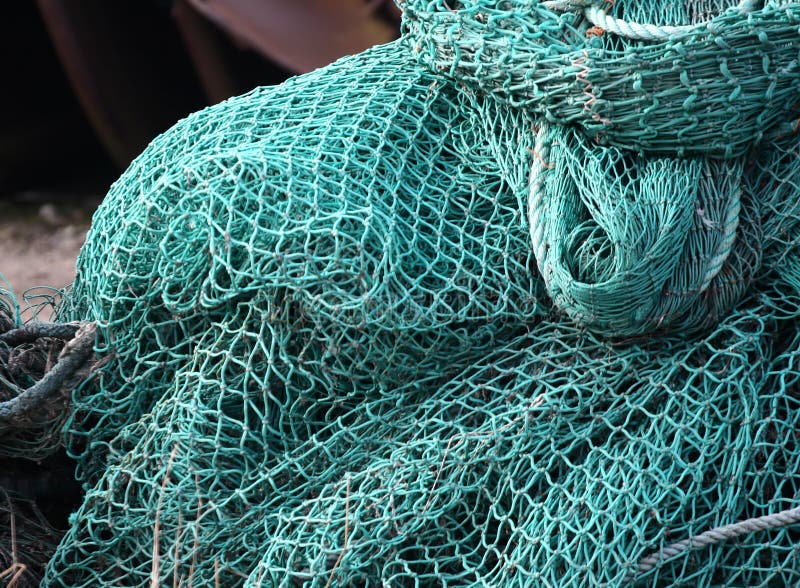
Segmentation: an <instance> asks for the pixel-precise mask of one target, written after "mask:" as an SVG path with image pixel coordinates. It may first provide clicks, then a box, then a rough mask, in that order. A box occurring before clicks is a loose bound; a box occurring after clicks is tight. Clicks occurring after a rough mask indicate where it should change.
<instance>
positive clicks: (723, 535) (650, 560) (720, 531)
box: [626, 506, 800, 581]
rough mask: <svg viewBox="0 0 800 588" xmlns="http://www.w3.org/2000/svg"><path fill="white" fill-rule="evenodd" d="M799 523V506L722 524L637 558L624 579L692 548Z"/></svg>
mask: <svg viewBox="0 0 800 588" xmlns="http://www.w3.org/2000/svg"><path fill="white" fill-rule="evenodd" d="M797 523H800V506H798V507H795V508H791V509H788V510H784V511H781V512H778V513H775V514H771V515H764V516H762V517H756V518H752V519H747V520H745V521H740V522H738V523H731V524H730V525H723V526H721V527H715V528H714V529H710V530H708V531H705V532H704V533H700V534H699V535H697V536H695V537H689V538H688V539H684V540H683V541H678V542H677V543H673V544H672V545H668V546H667V547H664V548H663V549H661V550H659V551H656V552H654V553H652V554H650V555H648V556H647V557H645V558H644V559H641V560H639V563H638V564H637V571H636V572H635V573H634V574H629V575H628V577H627V578H626V581H632V580H634V579H635V578H636V577H637V576H640V575H642V574H644V573H645V572H648V571H650V570H651V569H653V568H654V567H656V566H657V565H659V564H660V563H663V562H665V561H666V560H669V559H672V558H673V557H675V556H677V555H680V554H682V553H685V552H687V551H691V550H694V549H701V548H703V547H708V546H710V545H715V544H717V543H722V542H723V541H727V540H728V539H733V538H735V537H739V536H741V535H747V534H748V533H756V532H758V531H766V530H768V529H777V528H780V527H787V526H789V525H795V524H797Z"/></svg>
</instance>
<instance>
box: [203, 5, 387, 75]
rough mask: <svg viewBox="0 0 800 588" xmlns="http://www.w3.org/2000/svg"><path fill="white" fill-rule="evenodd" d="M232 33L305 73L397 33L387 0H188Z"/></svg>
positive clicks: (281, 63) (274, 58)
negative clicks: (368, 0)
mask: <svg viewBox="0 0 800 588" xmlns="http://www.w3.org/2000/svg"><path fill="white" fill-rule="evenodd" d="M187 1H188V2H189V4H191V5H192V6H193V7H194V8H195V9H196V10H197V11H198V12H200V13H201V14H203V15H204V16H205V17H206V18H208V19H210V20H211V21H213V22H214V23H216V24H217V25H218V26H220V27H222V28H223V29H224V30H226V31H227V32H228V33H229V34H231V35H232V36H234V37H236V38H238V39H240V40H241V41H242V42H244V43H246V44H247V45H249V46H250V47H252V48H253V49H255V50H256V51H258V52H259V53H261V54H262V55H264V56H266V57H268V58H270V59H272V60H274V61H275V62H277V63H278V64H280V65H281V66H283V67H285V68H287V69H290V70H292V71H295V72H298V73H304V72H308V71H311V70H313V69H316V68H318V67H322V66H324V65H327V64H328V63H330V62H331V61H334V60H336V59H338V58H339V57H342V56H344V55H351V54H354V53H358V52H360V51H363V50H365V49H367V48H369V47H372V46H373V45H377V44H380V43H387V42H389V41H391V40H392V39H394V38H396V37H397V35H398V30H397V26H396V24H395V23H394V22H392V20H393V19H392V18H391V17H390V16H387V14H389V11H388V10H387V4H385V2H384V1H383V0H379V1H372V2H367V1H365V0H292V1H290V2H289V1H287V0H187Z"/></svg>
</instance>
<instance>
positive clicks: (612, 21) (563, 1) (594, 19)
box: [542, 0, 759, 41]
mask: <svg viewBox="0 0 800 588" xmlns="http://www.w3.org/2000/svg"><path fill="white" fill-rule="evenodd" d="M758 4H759V2H758V0H742V1H741V2H740V3H739V5H738V6H737V7H736V10H738V11H739V12H741V13H742V14H747V13H749V12H753V11H754V10H755V9H756V8H757V6H758ZM542 6H544V7H545V8H547V9H548V10H552V11H554V12H569V11H571V10H575V9H579V10H580V9H582V10H583V13H584V15H585V16H586V19H587V20H588V21H589V22H591V23H592V24H593V25H594V26H596V27H599V28H601V29H603V30H605V31H608V32H610V33H614V34H615V35H618V36H621V37H625V38H627V39H631V40H635V41H667V40H669V39H674V38H675V37H679V36H683V35H686V34H690V33H694V32H696V31H697V30H698V29H700V28H703V27H706V28H707V27H708V26H709V21H706V22H700V23H696V24H691V25H679V26H674V25H653V24H648V23H636V22H630V21H626V20H623V19H621V18H616V17H614V16H611V15H609V14H608V13H607V12H606V10H605V9H604V8H601V7H600V6H599V5H598V4H596V3H594V2H592V1H591V0H550V1H547V2H542Z"/></svg>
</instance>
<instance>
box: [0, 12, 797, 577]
mask: <svg viewBox="0 0 800 588" xmlns="http://www.w3.org/2000/svg"><path fill="white" fill-rule="evenodd" d="M403 7H404V9H405V17H404V18H405V20H404V27H405V34H404V36H403V38H401V39H400V40H399V41H397V42H395V43H392V44H390V45H386V46H382V47H377V48H375V49H372V50H370V51H367V52H366V53H363V54H361V55H357V56H354V57H351V58H346V59H344V60H341V61H339V62H337V63H335V64H333V65H331V66H329V67H327V68H325V69H322V70H319V71H316V72H313V73H311V74H308V75H305V76H302V77H298V78H295V79H293V80H290V81H289V82H287V83H285V84H283V85H281V86H278V87H273V88H261V89H257V90H255V91H253V92H251V93H249V94H247V95H245V96H242V97H239V98H234V99H231V100H229V101H227V102H224V103H222V104H219V105H217V106H214V107H211V108H209V109H207V110H204V111H202V112H200V113H197V114H195V115H193V116H190V117H189V118H187V119H185V120H183V121H181V122H179V123H178V124H177V125H176V126H175V127H174V128H173V129H171V130H170V131H168V132H166V133H165V134H163V135H162V136H160V137H158V138H157V139H156V140H155V141H154V142H153V143H152V144H151V145H150V146H149V147H148V148H147V150H146V151H145V152H144V153H143V154H142V155H141V156H140V157H139V158H138V159H137V160H136V161H135V162H134V163H133V164H132V165H131V167H130V168H129V169H128V171H127V172H126V173H125V174H124V175H123V176H122V177H121V178H120V180H119V181H118V182H117V183H116V184H115V185H114V186H113V187H112V189H111V191H110V193H109V195H108V197H107V198H106V200H105V202H104V203H103V205H102V207H101V208H100V210H99V211H98V213H97V214H96V216H95V218H94V222H93V226H92V229H91V231H90V233H89V236H88V239H87V243H86V246H85V248H84V249H83V252H82V254H81V257H80V260H79V264H78V276H77V280H76V283H75V285H74V291H73V292H72V293H71V295H70V297H69V299H68V301H67V304H66V305H65V306H64V308H63V309H62V311H61V312H62V318H64V319H68V320H89V321H94V322H96V323H97V328H98V339H97V344H96V353H97V355H98V357H99V358H101V361H102V362H105V365H104V366H103V367H102V368H101V369H98V370H97V371H96V372H95V376H96V377H95V378H94V379H93V380H92V381H90V382H87V383H86V384H84V385H82V386H81V387H80V388H79V389H77V390H76V391H75V392H74V394H73V398H72V408H71V411H70V412H69V416H68V420H67V422H66V424H64V425H63V431H64V439H65V443H66V445H67V448H68V450H69V451H70V452H71V454H72V455H73V456H74V457H75V458H76V459H77V460H78V463H79V470H78V472H79V476H80V477H81V479H82V480H83V482H84V484H85V488H86V495H85V500H84V502H83V504H82V506H81V507H80V509H79V510H78V511H77V512H76V513H75V514H74V515H73V517H72V519H71V528H70V530H69V531H68V533H67V534H66V536H65V537H64V539H63V540H62V542H61V544H60V547H59V548H58V551H57V552H56V555H55V556H54V558H53V559H52V561H51V563H50V565H49V567H48V570H47V572H46V577H45V584H46V585H63V586H87V587H88V586H92V587H93V586H98V585H112V584H113V585H118V584H120V585H145V584H150V585H153V586H155V585H159V586H161V585H168V586H212V585H218V586H239V585H244V586H272V585H287V586H293V585H298V586H329V585H330V586H347V585H383V586H406V585H408V586H414V585H416V586H433V585H442V586H455V585H459V586H460V585H485V586H512V585H519V586H523V585H525V586H578V585H581V586H595V585H597V586H600V585H607V586H617V585H622V584H625V583H634V584H635V583H639V584H641V585H658V586H672V585H674V586H678V585H680V586H710V585H722V584H724V585H736V586H768V585H775V586H784V585H794V584H797V583H798V582H799V581H800V525H795V524H794V523H796V522H797V521H798V520H799V519H800V514H798V511H797V510H796V508H797V507H798V506H800V474H798V472H800V135H799V134H797V133H796V131H797V123H796V121H797V119H798V116H800V113H798V111H797V107H798V98H799V97H800V61H799V60H800V3H798V2H777V1H767V2H752V1H745V2H738V1H736V0H697V1H692V0H684V1H675V0H654V1H652V2H634V1H633V0H617V1H616V3H615V4H614V5H613V6H612V5H611V3H606V2H598V3H588V2H585V1H578V0H555V1H549V2H544V1H541V2H540V1H535V0H460V1H457V0H406V2H404V3H403ZM6 450H8V448H6Z"/></svg>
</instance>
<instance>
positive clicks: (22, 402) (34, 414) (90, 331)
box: [0, 323, 96, 429]
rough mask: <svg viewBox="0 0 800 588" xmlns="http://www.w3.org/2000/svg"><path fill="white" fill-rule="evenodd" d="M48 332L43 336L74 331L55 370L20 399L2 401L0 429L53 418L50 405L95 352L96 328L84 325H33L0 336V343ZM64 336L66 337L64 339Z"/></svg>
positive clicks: (27, 340) (20, 395)
mask: <svg viewBox="0 0 800 588" xmlns="http://www.w3.org/2000/svg"><path fill="white" fill-rule="evenodd" d="M37 332H42V333H47V334H45V335H41V336H44V337H55V338H68V336H67V335H66V333H69V332H72V333H73V335H74V336H73V338H72V339H71V340H69V341H68V342H67V344H66V345H65V346H64V349H62V351H61V353H60V354H59V356H58V361H57V362H56V364H55V365H54V366H53V368H52V369H51V370H50V371H49V372H47V374H45V375H44V377H43V378H42V379H41V380H39V381H38V382H36V384H34V385H33V386H31V387H30V388H28V389H27V390H25V391H23V392H22V393H21V394H19V395H18V396H16V397H14V398H12V399H11V400H6V401H5V402H0V426H2V427H4V428H6V429H9V428H14V429H20V428H28V427H30V426H31V425H33V424H36V423H39V422H42V421H46V420H48V419H49V418H50V417H51V416H52V415H49V414H46V413H49V412H51V410H52V407H50V408H49V407H48V403H49V402H50V401H51V400H52V399H53V398H54V397H56V396H58V394H59V392H60V391H61V390H62V389H64V388H69V386H70V385H71V379H72V378H73V376H74V375H75V374H76V373H77V372H78V371H79V370H80V369H81V368H82V367H84V366H85V364H86V363H87V361H88V360H89V358H90V357H91V355H92V351H93V349H94V342H95V335H96V325H95V324H94V323H82V324H81V325H80V326H78V325H76V324H74V323H71V324H68V325H54V324H41V325H36V324H31V325H27V326H26V327H23V328H21V329H16V330H15V331H10V332H8V333H4V334H3V335H0V341H3V342H8V341H9V340H10V341H15V340H16V341H21V342H30V341H31V337H33V333H37ZM62 335H63V337H62Z"/></svg>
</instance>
